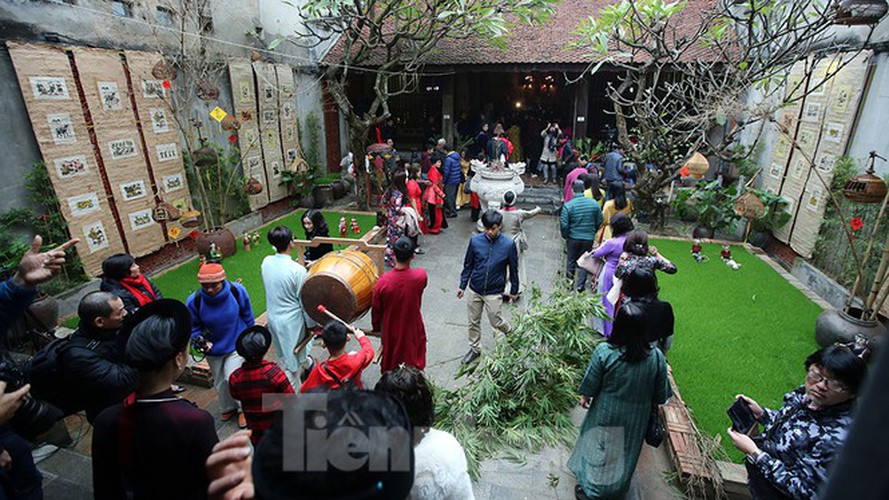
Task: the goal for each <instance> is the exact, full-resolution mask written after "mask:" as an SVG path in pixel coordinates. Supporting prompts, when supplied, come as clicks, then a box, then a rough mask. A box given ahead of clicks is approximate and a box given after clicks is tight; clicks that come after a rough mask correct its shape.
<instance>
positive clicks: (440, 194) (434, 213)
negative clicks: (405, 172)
mask: <svg viewBox="0 0 889 500" xmlns="http://www.w3.org/2000/svg"><path fill="white" fill-rule="evenodd" d="M439 167H441V161H435V162H433V163H432V166H430V167H429V172H428V174H427V178H428V179H429V185H428V186H427V187H426V192H425V193H424V194H423V200H424V201H425V202H426V205H427V207H428V210H429V214H428V215H429V222H428V227H429V234H438V233H440V232H441V230H442V229H445V228H447V227H448V221H447V220H445V218H444V212H443V211H442V209H441V207H442V204H443V203H444V190H443V188H442V187H443V186H444V184H443V183H442V180H443V179H442V176H441V172H440V171H439V170H438V169H439Z"/></svg>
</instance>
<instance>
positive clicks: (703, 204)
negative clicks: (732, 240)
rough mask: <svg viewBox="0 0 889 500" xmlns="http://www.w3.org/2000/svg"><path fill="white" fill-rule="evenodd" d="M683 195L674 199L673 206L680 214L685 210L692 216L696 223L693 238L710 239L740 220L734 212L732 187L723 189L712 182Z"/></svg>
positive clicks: (734, 192)
mask: <svg viewBox="0 0 889 500" xmlns="http://www.w3.org/2000/svg"><path fill="white" fill-rule="evenodd" d="M680 193H682V191H680ZM685 193H687V194H682V195H681V196H677V197H676V200H674V206H675V207H676V208H677V212H678V213H680V214H681V213H685V211H686V210H688V211H689V212H688V213H691V214H694V216H695V220H696V221H697V226H696V227H695V229H694V232H693V236H694V237H695V238H712V237H713V236H714V235H715V234H716V232H717V231H719V230H721V229H725V228H726V227H729V226H730V225H731V224H732V223H734V222H735V221H737V220H738V219H739V218H740V216H738V215H737V214H736V213H735V212H734V206H733V205H734V201H735V198H736V197H737V189H736V188H735V187H734V186H732V187H729V188H723V187H722V186H721V185H720V183H719V181H718V180H713V181H710V182H707V183H706V184H698V185H696V186H695V187H694V189H691V190H688V191H687V192H685ZM680 216H681V215H680Z"/></svg>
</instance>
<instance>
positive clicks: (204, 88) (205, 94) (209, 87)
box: [197, 80, 219, 102]
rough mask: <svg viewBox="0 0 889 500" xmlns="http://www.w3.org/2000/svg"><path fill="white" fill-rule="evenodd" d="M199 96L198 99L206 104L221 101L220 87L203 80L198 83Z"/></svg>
mask: <svg viewBox="0 0 889 500" xmlns="http://www.w3.org/2000/svg"><path fill="white" fill-rule="evenodd" d="M197 94H198V99H200V100H202V101H204V102H210V101H215V100H216V99H219V87H217V86H216V85H214V84H213V83H212V82H209V81H207V80H201V81H200V82H198V90H197Z"/></svg>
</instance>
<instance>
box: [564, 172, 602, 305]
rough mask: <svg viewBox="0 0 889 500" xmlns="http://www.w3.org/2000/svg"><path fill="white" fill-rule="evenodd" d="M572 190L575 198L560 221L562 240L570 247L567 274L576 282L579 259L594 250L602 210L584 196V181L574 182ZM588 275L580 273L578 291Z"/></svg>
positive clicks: (565, 209)
mask: <svg viewBox="0 0 889 500" xmlns="http://www.w3.org/2000/svg"><path fill="white" fill-rule="evenodd" d="M571 189H572V190H573V191H574V198H572V199H571V201H569V202H568V203H565V205H564V206H563V207H562V213H561V216H560V217H559V221H560V226H561V230H562V238H565V240H567V245H568V265H567V269H566V270H565V274H566V275H567V276H568V279H570V280H574V271H575V270H576V269H577V258H578V257H580V256H581V255H583V253H584V252H589V251H590V250H592V249H593V241H594V240H595V239H596V231H598V230H599V226H601V225H602V209H601V208H599V204H598V203H596V201H595V200H593V199H592V198H587V197H586V196H584V195H583V181H582V180H576V181H574V183H573V184H572V185H571ZM588 275H589V273H587V271H586V270H585V269H583V268H581V269H580V270H579V271H578V273H577V280H576V281H575V282H574V288H575V289H576V290H577V291H582V290H583V289H584V287H585V286H586V279H587V276H588Z"/></svg>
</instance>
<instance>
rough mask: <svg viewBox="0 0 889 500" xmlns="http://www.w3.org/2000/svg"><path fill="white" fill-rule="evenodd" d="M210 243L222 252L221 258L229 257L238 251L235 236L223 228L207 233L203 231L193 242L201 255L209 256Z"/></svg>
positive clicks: (213, 229)
mask: <svg viewBox="0 0 889 500" xmlns="http://www.w3.org/2000/svg"><path fill="white" fill-rule="evenodd" d="M212 243H216V248H218V249H219V251H220V252H222V256H223V257H231V256H232V255H234V254H235V252H237V251H238V245H237V242H236V241H235V235H233V234H232V232H231V231H229V230H228V229H226V228H224V227H214V228H212V229H210V230H209V231H203V232H201V234H199V235H198V237H197V239H196V240H195V246H196V247H197V250H198V253H199V254H201V255H209V253H210V245H211V244H212Z"/></svg>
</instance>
